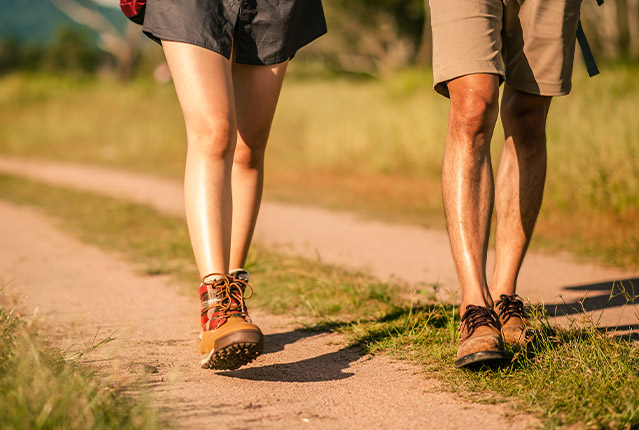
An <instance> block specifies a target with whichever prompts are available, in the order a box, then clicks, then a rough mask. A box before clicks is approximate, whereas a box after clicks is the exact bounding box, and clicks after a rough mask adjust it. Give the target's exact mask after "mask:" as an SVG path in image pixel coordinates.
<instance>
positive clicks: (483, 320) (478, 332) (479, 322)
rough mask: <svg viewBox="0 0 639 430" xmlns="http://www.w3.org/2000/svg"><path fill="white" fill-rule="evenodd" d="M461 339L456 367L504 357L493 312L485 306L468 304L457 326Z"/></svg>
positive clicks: (494, 360) (480, 363)
mask: <svg viewBox="0 0 639 430" xmlns="http://www.w3.org/2000/svg"><path fill="white" fill-rule="evenodd" d="M459 330H460V332H461V340H460V341H459V349H458V350H457V360H455V366H456V367H476V366H479V365H482V364H491V363H495V362H497V361H501V360H504V359H505V358H506V352H505V351H504V344H503V342H502V340H501V335H500V333H499V321H498V320H497V315H495V312H494V311H493V310H492V309H490V308H487V307H485V306H475V305H468V306H467V307H466V312H464V315H463V316H462V318H461V324H460V326H459Z"/></svg>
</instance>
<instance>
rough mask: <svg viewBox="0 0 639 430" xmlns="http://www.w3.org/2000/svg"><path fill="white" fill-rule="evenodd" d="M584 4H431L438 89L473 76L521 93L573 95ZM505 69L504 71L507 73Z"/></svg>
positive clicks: (532, 0)
mask: <svg viewBox="0 0 639 430" xmlns="http://www.w3.org/2000/svg"><path fill="white" fill-rule="evenodd" d="M580 7H581V0H430V10H431V21H432V26H433V75H434V80H435V90H436V91H437V92H438V93H440V94H442V95H444V96H446V97H449V93H448V86H447V82H448V81H450V80H452V79H455V78H458V77H460V76H465V75H470V74H475V73H490V74H496V75H499V78H500V83H501V82H503V80H504V79H505V80H506V82H507V83H508V84H509V85H510V86H512V87H514V88H516V89H518V90H521V91H524V92H527V93H530V94H537V95H544V96H560V95H565V94H568V93H569V92H570V88H571V82H570V79H571V77H572V65H573V60H574V55H575V38H576V34H577V27H578V25H579V9H580ZM504 69H505V70H504Z"/></svg>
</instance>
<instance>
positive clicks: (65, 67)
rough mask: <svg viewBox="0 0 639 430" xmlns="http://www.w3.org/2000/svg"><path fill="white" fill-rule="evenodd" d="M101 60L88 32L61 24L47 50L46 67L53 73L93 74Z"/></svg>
mask: <svg viewBox="0 0 639 430" xmlns="http://www.w3.org/2000/svg"><path fill="white" fill-rule="evenodd" d="M99 61H100V52H99V51H98V50H97V49H96V48H95V47H94V46H93V44H92V43H91V39H90V35H89V34H88V32H86V31H83V30H81V29H78V28H75V27H70V26H67V25H63V26H61V27H60V28H59V29H58V31H57V32H56V34H55V36H54V37H53V40H52V42H51V46H50V47H49V49H48V50H47V52H46V56H45V60H44V67H45V69H47V70H49V71H51V72H53V73H60V72H64V73H70V74H74V75H84V74H92V73H94V72H95V71H96V69H97V67H98V65H99Z"/></svg>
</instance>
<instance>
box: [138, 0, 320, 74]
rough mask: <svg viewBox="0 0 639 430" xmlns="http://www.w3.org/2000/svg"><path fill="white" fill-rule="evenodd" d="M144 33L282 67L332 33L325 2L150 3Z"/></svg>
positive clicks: (195, 0) (173, 0)
mask: <svg viewBox="0 0 639 430" xmlns="http://www.w3.org/2000/svg"><path fill="white" fill-rule="evenodd" d="M143 31H144V33H145V34H146V35H147V36H149V37H150V38H151V39H153V40H154V41H156V42H158V43H161V41H162V40H171V41H176V42H184V43H190V44H193V45H198V46H201V47H203V48H206V49H210V50H211V51H214V52H217V53H219V54H222V55H223V56H225V57H226V58H231V50H232V49H233V39H234V38H235V43H236V45H237V47H236V49H237V50H236V53H235V61H236V62H237V63H241V64H255V65H264V64H277V63H281V62H283V61H286V60H289V59H291V58H293V56H294V55H295V52H296V51H297V50H298V49H299V48H301V47H302V46H304V45H306V44H308V43H310V42H312V41H313V40H315V39H316V38H318V37H320V36H321V35H323V34H324V33H326V21H325V19H324V10H323V9H322V3H321V0H148V2H147V5H146V12H145V16H144V26H143Z"/></svg>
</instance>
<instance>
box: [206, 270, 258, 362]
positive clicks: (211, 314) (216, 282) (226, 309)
mask: <svg viewBox="0 0 639 430" xmlns="http://www.w3.org/2000/svg"><path fill="white" fill-rule="evenodd" d="M247 289H248V290H249V291H250V292H251V293H250V294H249V295H248V296H247V297H245V296H244V292H245V290H247ZM252 292H253V290H252V289H251V287H250V285H249V284H248V282H246V281H242V280H239V279H236V278H234V277H228V276H225V275H218V274H212V275H208V276H206V277H204V279H203V280H202V284H201V285H200V289H199V293H200V300H201V302H202V314H201V316H202V320H201V322H202V329H203V330H204V331H203V333H202V339H201V343H200V352H201V353H202V354H206V357H205V358H203V359H202V361H201V365H202V367H203V368H204V369H219V370H224V369H228V370H235V369H237V368H239V367H240V366H243V365H245V364H247V363H249V362H251V361H253V360H254V359H255V358H256V357H257V356H258V355H260V354H261V353H262V351H263V350H264V335H262V331H261V330H260V329H259V327H258V326H256V325H255V324H253V323H251V319H250V317H249V316H248V311H247V309H246V304H245V302H244V300H245V299H246V298H249V297H250V296H251V295H252Z"/></svg>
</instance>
